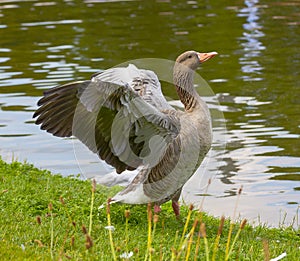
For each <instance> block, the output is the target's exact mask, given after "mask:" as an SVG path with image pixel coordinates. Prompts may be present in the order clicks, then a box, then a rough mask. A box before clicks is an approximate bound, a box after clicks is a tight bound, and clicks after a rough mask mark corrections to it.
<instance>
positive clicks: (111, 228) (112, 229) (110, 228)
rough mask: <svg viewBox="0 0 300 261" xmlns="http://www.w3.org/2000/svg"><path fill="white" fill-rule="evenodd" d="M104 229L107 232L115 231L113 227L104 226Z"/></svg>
mask: <svg viewBox="0 0 300 261" xmlns="http://www.w3.org/2000/svg"><path fill="white" fill-rule="evenodd" d="M104 228H105V229H107V230H111V231H115V227H114V226H106V227H104Z"/></svg>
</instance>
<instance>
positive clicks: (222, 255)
mask: <svg viewBox="0 0 300 261" xmlns="http://www.w3.org/2000/svg"><path fill="white" fill-rule="evenodd" d="M117 190H118V188H112V189H108V188H105V187H102V186H99V185H97V186H95V184H92V182H91V181H83V180H79V179H77V178H74V177H62V176H60V175H52V174H51V173H50V172H48V171H44V170H39V169H37V168H35V167H34V166H32V165H29V164H26V163H19V162H13V163H11V164H8V163H5V162H4V161H2V160H1V159H0V260H271V259H272V258H276V257H278V256H280V255H281V256H282V257H283V256H285V257H283V259H282V260H300V231H299V229H298V230H295V229H294V228H292V227H287V228H276V229H275V228H272V229H271V228H267V227H266V226H257V227H252V226H249V225H247V224H245V221H241V222H237V223H233V222H230V220H227V219H226V220H223V219H222V218H215V217H211V216H207V215H206V214H205V213H199V212H198V211H195V210H191V207H184V206H182V207H181V213H182V214H181V215H182V216H181V220H176V219H175V217H174V214H173V211H172V208H171V205H170V204H168V203H167V204H164V205H163V206H162V212H161V213H159V214H157V215H156V214H154V213H152V210H151V208H150V207H149V206H145V205H141V206H131V205H119V204H112V205H111V206H107V199H108V198H109V197H110V196H112V195H113V194H114V193H116V191H117Z"/></svg>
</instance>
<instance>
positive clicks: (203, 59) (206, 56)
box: [198, 52, 218, 63]
mask: <svg viewBox="0 0 300 261" xmlns="http://www.w3.org/2000/svg"><path fill="white" fill-rule="evenodd" d="M217 54H218V53H217V52H210V53H198V57H199V61H200V63H204V62H206V61H208V60H209V59H211V58H213V57H215V56H216V55H217Z"/></svg>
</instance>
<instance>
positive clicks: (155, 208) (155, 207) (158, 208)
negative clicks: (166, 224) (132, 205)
mask: <svg viewBox="0 0 300 261" xmlns="http://www.w3.org/2000/svg"><path fill="white" fill-rule="evenodd" d="M160 211H161V208H160V206H159V205H156V204H155V205H154V213H159V212H160Z"/></svg>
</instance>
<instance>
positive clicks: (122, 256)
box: [120, 251, 133, 259]
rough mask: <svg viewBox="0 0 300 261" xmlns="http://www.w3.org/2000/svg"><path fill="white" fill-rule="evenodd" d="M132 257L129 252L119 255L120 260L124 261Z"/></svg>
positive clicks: (131, 253)
mask: <svg viewBox="0 0 300 261" xmlns="http://www.w3.org/2000/svg"><path fill="white" fill-rule="evenodd" d="M132 256H133V252H132V251H130V252H129V253H127V252H124V253H123V254H121V255H120V258H125V259H129V258H131V257H132Z"/></svg>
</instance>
